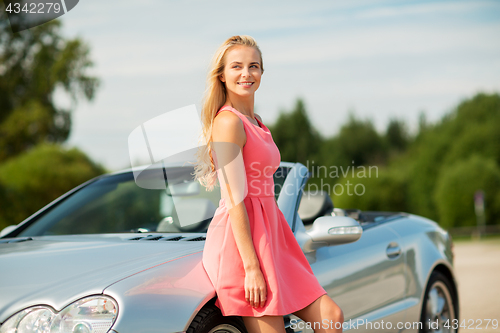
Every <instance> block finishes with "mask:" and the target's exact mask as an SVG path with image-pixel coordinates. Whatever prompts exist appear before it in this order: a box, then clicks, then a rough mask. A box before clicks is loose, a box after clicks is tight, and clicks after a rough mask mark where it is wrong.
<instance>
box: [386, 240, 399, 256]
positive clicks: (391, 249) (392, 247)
mask: <svg viewBox="0 0 500 333" xmlns="http://www.w3.org/2000/svg"><path fill="white" fill-rule="evenodd" d="M385 253H386V254H387V257H389V258H390V259H394V258H397V257H399V256H400V255H401V247H400V246H399V244H398V243H396V242H391V243H389V245H388V246H387V249H386V250H385Z"/></svg>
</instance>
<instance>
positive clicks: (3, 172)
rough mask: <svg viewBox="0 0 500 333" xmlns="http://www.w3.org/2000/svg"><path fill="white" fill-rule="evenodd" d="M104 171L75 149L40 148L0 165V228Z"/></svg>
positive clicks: (20, 220)
mask: <svg viewBox="0 0 500 333" xmlns="http://www.w3.org/2000/svg"><path fill="white" fill-rule="evenodd" d="M104 172H105V170H104V169H103V167H102V166H100V165H97V164H95V163H94V162H92V161H91V160H90V159H89V158H88V157H87V156H86V155H85V154H84V153H82V152H81V151H79V150H78V149H75V148H73V149H70V150H65V149H63V148H62V147H60V146H59V145H54V144H40V145H38V146H36V147H34V148H33V149H31V150H29V151H27V152H25V153H22V154H20V155H18V156H16V157H13V158H11V159H9V160H8V161H7V162H5V163H3V164H2V165H0V199H2V200H1V201H0V228H3V227H6V226H7V225H11V224H18V223H20V222H22V221H23V220H24V219H25V218H27V217H28V216H30V215H31V214H33V213H35V212H36V211H37V210H39V209H40V208H42V207H43V206H45V205H46V204H48V203H49V202H51V201H52V200H54V199H56V198H58V197H59V196H61V195H62V194H64V193H65V192H67V191H69V190H70V189H72V188H74V187H76V186H77V185H80V184H81V183H83V182H85V181H87V180H89V179H91V178H93V177H96V176H98V175H100V174H102V173H104Z"/></svg>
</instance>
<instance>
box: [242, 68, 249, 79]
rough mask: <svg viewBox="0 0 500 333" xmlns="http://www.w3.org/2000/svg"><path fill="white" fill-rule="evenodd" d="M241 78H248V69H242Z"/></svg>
mask: <svg viewBox="0 0 500 333" xmlns="http://www.w3.org/2000/svg"><path fill="white" fill-rule="evenodd" d="M241 76H243V77H249V76H250V71H249V70H248V68H246V67H245V68H243V70H242V71H241Z"/></svg>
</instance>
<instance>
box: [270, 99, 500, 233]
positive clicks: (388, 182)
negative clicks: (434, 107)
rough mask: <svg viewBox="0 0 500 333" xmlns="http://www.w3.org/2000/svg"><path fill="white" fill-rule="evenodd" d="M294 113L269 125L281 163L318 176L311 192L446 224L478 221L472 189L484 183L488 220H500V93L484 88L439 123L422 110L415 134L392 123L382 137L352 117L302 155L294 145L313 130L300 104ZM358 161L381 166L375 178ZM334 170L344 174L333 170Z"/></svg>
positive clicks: (341, 204) (343, 203)
mask: <svg viewBox="0 0 500 333" xmlns="http://www.w3.org/2000/svg"><path fill="white" fill-rule="evenodd" d="M295 112H296V115H295V117H292V116H291V115H289V114H288V115H283V114H282V115H281V117H280V119H279V120H278V123H277V124H276V125H275V127H274V128H273V129H272V130H273V137H274V136H275V131H276V132H277V134H278V135H277V138H278V139H277V140H276V139H275V140H276V141H277V143H278V142H279V144H278V147H279V148H280V149H281V152H282V160H284V161H287V160H288V161H296V160H299V161H300V162H302V163H303V164H305V165H307V166H308V167H309V170H310V171H311V172H312V173H313V177H311V179H310V180H309V182H308V186H309V188H308V189H309V190H315V189H321V190H326V191H328V192H329V193H330V194H331V196H332V197H333V198H334V204H335V206H338V207H342V208H358V209H363V210H384V211H406V212H410V213H414V214H418V215H423V216H426V217H429V218H431V219H435V220H436V221H439V222H440V223H441V224H442V225H443V226H446V227H453V226H462V225H474V224H475V215H474V210H473V194H474V192H475V191H476V190H477V189H480V188H481V189H483V190H484V191H485V192H486V198H487V199H486V201H487V202H486V203H487V206H486V218H487V222H488V223H490V224H498V223H500V203H499V202H500V199H499V195H498V194H497V193H496V192H498V188H500V183H499V182H498V177H499V176H498V175H499V172H500V171H499V168H500V131H499V126H500V95H499V94H484V93H479V94H477V95H476V96H474V97H472V98H470V99H467V100H464V101H462V102H461V103H459V105H458V106H457V107H456V108H455V109H454V110H453V111H452V112H450V113H449V114H447V115H445V116H444V117H443V118H442V120H441V121H440V122H438V123H435V124H431V123H429V122H427V120H426V119H425V115H424V114H423V113H422V114H421V115H420V119H419V128H418V130H419V132H418V133H416V135H415V136H413V137H411V136H410V135H409V133H408V128H407V126H406V124H405V123H404V122H403V121H402V120H398V119H393V120H391V121H390V122H389V124H388V126H387V129H386V131H385V133H384V134H383V135H381V134H379V133H377V131H376V130H375V128H374V126H373V124H372V122H371V121H369V120H359V119H357V118H356V117H355V116H354V115H351V116H350V118H349V121H348V122H347V123H346V124H344V125H343V126H342V127H341V129H340V132H339V133H338V134H337V135H336V136H333V137H329V138H325V139H323V140H321V141H320V142H321V146H320V147H319V149H316V148H315V147H314V149H309V150H307V149H303V148H302V150H301V155H300V159H298V155H297V154H296V150H297V143H296V142H297V141H300V140H303V139H302V135H301V134H302V133H315V129H314V128H312V126H311V125H310V123H309V121H308V120H307V115H306V114H305V110H304V109H303V106H302V107H301V108H300V111H295ZM298 115H300V117H299V116H298ZM291 119H295V123H294V122H292V121H291ZM300 126H302V127H300ZM295 128H303V129H302V130H298V131H297V130H294V129H295ZM297 133H299V134H297ZM305 137H307V138H311V137H313V136H312V135H311V134H306V135H305ZM304 142H317V141H313V140H309V141H307V140H304ZM309 147H312V146H311V145H310V144H309ZM304 156H306V157H305V158H304ZM304 160H305V161H306V162H307V163H304ZM313 161H314V163H313ZM361 166H364V167H365V168H366V170H368V169H369V168H370V167H377V168H378V171H379V173H378V176H373V173H372V176H371V177H368V176H364V175H363V173H361V174H360V173H358V171H359V170H360V169H359V167H361ZM353 167H354V170H355V174H354V175H353V174H352V172H351V171H352V168H353ZM334 169H338V170H339V171H338V172H337V173H335V172H333V173H332V170H334ZM325 170H327V172H326V174H325ZM355 189H357V193H358V194H359V193H361V192H362V195H357V194H356V191H355ZM363 189H364V191H363ZM340 192H343V193H342V194H340Z"/></svg>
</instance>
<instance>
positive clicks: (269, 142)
mask: <svg viewBox="0 0 500 333" xmlns="http://www.w3.org/2000/svg"><path fill="white" fill-rule="evenodd" d="M263 72H264V67H263V63H262V54H261V51H260V49H259V47H258V46H257V44H256V42H255V40H254V39H253V38H252V37H250V36H233V37H231V38H229V39H228V40H226V42H224V44H222V45H221V46H220V48H219V49H218V50H217V52H216V54H215V56H214V59H213V61H212V65H211V70H210V72H209V75H208V87H207V91H206V94H205V98H204V101H203V107H202V123H203V138H204V140H205V142H206V143H207V145H206V148H204V149H203V150H202V151H201V152H200V154H199V156H198V164H197V166H196V178H197V179H198V180H199V181H200V182H201V183H202V184H204V185H205V186H207V188H208V189H212V188H213V186H214V185H215V182H216V177H217V176H218V177H219V182H220V185H221V192H222V199H221V201H220V203H219V207H218V208H217V211H216V213H215V216H214V218H213V219H212V222H211V223H210V227H209V229H208V232H207V240H206V243H205V249H204V252H203V265H204V268H205V270H206V272H207V274H208V276H209V278H210V280H211V281H212V284H213V286H214V288H215V290H216V292H217V301H216V305H217V306H218V307H219V308H220V309H221V311H222V314H223V315H224V316H230V315H234V316H242V318H243V321H244V323H245V326H246V328H247V330H248V332H250V333H254V332H266V333H269V332H280V333H283V332H285V328H284V322H283V317H282V316H283V315H287V314H290V313H293V314H295V315H296V316H298V317H299V318H301V319H302V320H304V321H306V322H310V323H326V322H328V323H333V324H329V325H320V326H322V327H321V329H316V331H315V332H342V329H341V326H340V325H341V323H342V322H343V321H344V318H343V313H342V310H341V309H340V308H339V306H338V305H337V304H336V303H335V302H334V301H333V300H332V299H331V298H330V297H328V296H327V295H326V291H325V290H324V289H323V288H322V287H321V285H320V284H319V282H318V280H317V279H316V277H315V276H314V274H313V272H312V270H311V267H310V265H309V263H308V261H307V259H306V258H305V256H304V254H303V252H302V250H301V248H300V246H299V245H298V243H297V241H296V239H295V237H294V235H293V233H292V231H291V229H290V227H289V225H288V223H287V221H286V220H285V217H284V216H283V213H282V212H281V211H280V210H279V208H278V206H277V204H276V201H275V199H274V181H273V174H274V172H275V171H276V170H277V168H278V166H279V163H280V154H279V151H278V148H277V147H276V145H275V143H274V141H273V139H272V136H271V132H270V131H269V129H268V128H267V127H266V126H265V125H264V124H263V123H262V120H261V118H260V117H259V116H258V115H257V114H255V113H254V97H255V91H256V90H257V89H258V88H259V85H260V81H261V77H262V73H263ZM336 322H338V323H340V324H338V325H337V328H335V325H334V324H335V323H336ZM317 326H319V324H316V327H317Z"/></svg>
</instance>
